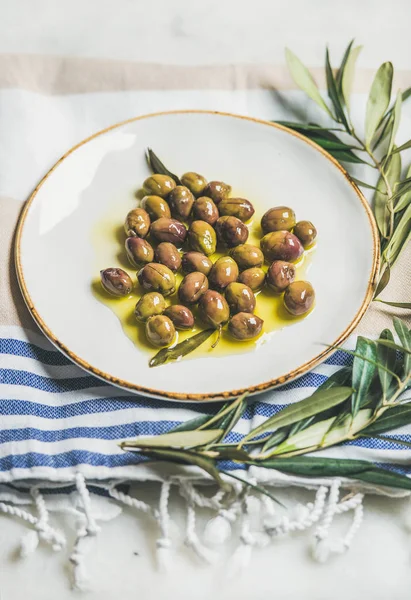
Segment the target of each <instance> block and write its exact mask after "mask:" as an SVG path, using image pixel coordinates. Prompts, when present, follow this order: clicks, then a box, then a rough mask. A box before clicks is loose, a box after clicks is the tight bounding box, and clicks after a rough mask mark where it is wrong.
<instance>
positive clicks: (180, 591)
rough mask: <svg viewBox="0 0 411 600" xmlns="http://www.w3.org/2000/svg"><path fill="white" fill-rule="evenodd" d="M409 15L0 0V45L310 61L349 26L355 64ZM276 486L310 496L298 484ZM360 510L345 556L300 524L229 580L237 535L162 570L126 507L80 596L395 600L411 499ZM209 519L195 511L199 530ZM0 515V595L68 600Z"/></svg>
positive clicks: (183, 3)
mask: <svg viewBox="0 0 411 600" xmlns="http://www.w3.org/2000/svg"><path fill="white" fill-rule="evenodd" d="M410 17H411V5H410V3H409V0H393V1H391V3H390V4H389V6H388V5H387V4H386V3H384V2H382V1H380V0H362V1H361V2H358V0H346V2H345V3H344V4H342V3H340V2H336V1H335V0H312V1H311V2H309V3H308V2H306V1H305V0H288V1H287V2H285V1H280V0H254V2H252V3H249V2H245V1H243V0H203V2H201V3H199V2H193V0H173V1H172V2H170V0H157V1H156V2H154V3H150V2H146V1H144V2H142V1H141V0H134V1H132V0H130V1H127V0H117V1H116V2H114V0H88V2H84V1H83V0H70V1H66V0H60V2H58V3H57V2H55V3H51V2H49V1H48V0H36V1H35V2H33V1H32V0H14V1H12V0H0V52H11V53H16V52H27V53H37V54H60V55H67V54H68V55H75V56H88V57H93V56H94V57H105V58H122V59H130V60H135V61H144V62H149V61H152V62H158V63H160V62H167V63H170V64H225V63H229V62H233V63H277V64H282V62H283V48H284V46H285V45H289V46H290V47H292V48H293V49H294V50H295V51H296V52H297V53H299V54H300V55H302V56H303V57H304V59H305V61H306V62H307V63H309V64H311V65H321V64H322V62H323V51H324V44H325V43H326V42H329V43H330V45H331V48H332V50H333V52H334V51H335V52H336V53H339V52H341V51H342V49H343V48H344V47H345V45H346V43H347V40H348V39H350V38H351V37H354V36H355V37H356V38H357V41H358V42H359V43H363V44H364V46H365V48H364V54H363V58H362V65H363V66H369V67H376V66H377V65H378V64H379V63H380V62H381V61H383V60H388V59H390V60H392V61H393V62H394V63H395V65H396V67H398V68H401V69H407V68H408V69H410V68H411V58H410V56H411V55H410V52H409V50H410V42H409V22H410ZM137 495H138V496H139V497H145V498H146V499H149V500H150V501H152V502H155V501H156V499H157V489H156V487H155V486H140V489H138V490H137ZM281 496H282V497H283V498H284V499H285V500H287V498H288V499H289V500H290V498H292V499H293V501H294V500H295V499H296V498H300V499H301V500H308V499H309V494H308V493H306V492H297V493H296V492H295V491H292V492H281ZM365 508H366V511H365V519H364V523H363V525H362V528H361V530H360V532H359V534H358V537H357V538H356V539H355V542H354V543H353V546H352V548H351V550H350V552H349V553H347V554H346V555H344V556H341V557H337V558H336V559H333V560H332V561H331V562H330V563H328V564H327V565H325V566H323V565H318V564H316V563H314V562H313V561H312V559H311V557H310V553H309V547H310V534H307V535H305V534H304V535H301V536H297V537H294V538H292V539H284V540H279V541H278V542H277V543H276V544H275V545H272V546H270V547H269V548H266V549H264V550H258V551H255V553H254V554H253V556H252V560H251V564H250V567H249V568H248V569H247V570H245V571H244V573H243V574H242V577H241V578H239V577H238V578H236V579H234V580H233V581H227V580H226V578H225V565H226V559H227V558H229V555H230V553H232V550H233V548H234V547H235V546H234V545H232V546H231V547H227V548H226V549H225V550H224V551H221V552H222V557H221V559H220V560H219V561H218V564H217V565H216V566H215V567H206V568H204V567H200V566H198V563H197V561H196V560H195V559H194V558H193V557H192V555H191V554H190V553H189V552H188V551H186V550H184V549H182V550H180V551H179V552H178V553H177V554H176V556H175V559H174V566H173V570H172V573H171V574H170V575H169V576H168V577H167V578H165V577H164V576H161V575H159V574H158V573H157V572H156V570H155V564H154V560H153V548H154V539H155V535H156V533H157V532H156V531H155V529H154V528H152V527H151V526H150V525H149V524H148V523H147V522H146V521H145V520H144V519H142V518H140V516H138V515H136V514H135V513H133V512H131V511H130V510H128V509H127V510H125V511H124V512H123V514H122V515H121V516H120V517H118V518H117V519H116V520H114V521H112V522H109V523H106V524H105V525H104V527H103V528H102V531H101V533H100V535H99V537H98V540H96V543H95V546H94V548H93V550H92V552H91V554H90V557H89V559H88V566H89V571H90V576H91V579H92V581H93V588H94V589H93V591H92V592H90V593H89V594H88V595H87V597H88V598H90V599H91V600H94V599H97V598H98V599H99V600H111V599H114V598H130V599H131V598H140V599H141V600H148V599H149V598H151V599H155V600H163V599H166V598H167V599H171V600H174V598H176V599H177V598H178V599H179V600H185V599H186V598H190V599H191V598H193V597H195V598H196V599H198V600H202V599H203V598H204V599H205V598H214V599H215V600H223V599H224V600H225V599H230V598H236V599H238V600H242V599H244V600H246V599H247V600H248V599H250V598H253V599H255V600H260V599H261V600H262V599H263V598H264V599H265V598H278V599H281V600H294V599H297V598H304V599H305V600H326V599H327V600H328V599H329V598H330V597H332V598H333V599H334V600H340V599H341V600H342V599H343V598H347V597H348V598H350V599H352V600H357V599H358V600H360V599H361V600H368V599H374V600H380V599H381V600H383V599H384V600H385V599H386V598H387V597H389V598H390V599H391V600H404V599H405V598H408V597H409V594H410V592H409V590H410V587H411V562H410V550H411V539H410V535H409V534H408V533H407V532H406V530H405V527H404V522H405V517H406V513H407V511H409V510H411V507H409V501H408V500H388V499H381V498H375V497H370V498H367V500H366V503H365ZM172 516H173V519H174V521H175V531H176V532H178V531H179V530H181V528H182V527H183V522H184V506H183V503H182V502H181V500H180V499H179V498H178V496H177V495H174V496H173V499H172ZM206 518H207V517H206V516H203V517H202V518H201V519H200V522H199V530H200V531H201V529H202V528H203V526H204V522H205V520H206ZM0 523H1V526H0V565H1V574H0V598H1V600H20V599H23V598H24V599H29V600H51V599H53V600H54V599H55V598H59V600H68V599H69V598H73V597H74V594H73V592H71V591H70V587H69V579H68V577H67V569H66V566H65V565H66V563H67V553H65V552H62V553H59V554H53V553H52V552H51V551H49V550H48V549H47V548H43V547H41V548H39V550H38V551H37V553H36V554H34V555H33V556H31V557H30V558H28V559H27V560H26V561H25V562H21V561H19V560H17V559H16V557H15V551H14V549H15V547H16V545H17V543H18V540H19V538H20V536H21V535H22V534H23V533H24V532H25V526H24V525H22V524H21V522H19V521H17V520H14V519H9V518H4V517H1V519H0ZM61 525H62V526H64V525H65V523H63V522H61ZM348 525H349V517H347V518H345V517H343V518H341V519H340V520H339V521H338V523H337V524H336V534H338V531H341V532H343V531H344V528H345V529H346V528H347V527H348ZM179 526H180V527H179ZM177 536H178V533H177Z"/></svg>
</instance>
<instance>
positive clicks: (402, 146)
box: [393, 140, 411, 152]
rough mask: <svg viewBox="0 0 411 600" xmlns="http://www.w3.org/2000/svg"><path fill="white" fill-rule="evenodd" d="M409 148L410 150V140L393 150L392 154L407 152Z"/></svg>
mask: <svg viewBox="0 0 411 600" xmlns="http://www.w3.org/2000/svg"><path fill="white" fill-rule="evenodd" d="M409 148H411V140H408V142H405V144H402V145H401V146H398V147H397V148H395V150H393V152H402V151H403V150H408V149H409Z"/></svg>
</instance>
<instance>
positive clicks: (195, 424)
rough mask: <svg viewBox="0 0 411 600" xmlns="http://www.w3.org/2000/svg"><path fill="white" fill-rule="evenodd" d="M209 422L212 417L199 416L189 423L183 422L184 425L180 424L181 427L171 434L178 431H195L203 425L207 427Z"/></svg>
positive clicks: (171, 431) (174, 428) (174, 429)
mask: <svg viewBox="0 0 411 600" xmlns="http://www.w3.org/2000/svg"><path fill="white" fill-rule="evenodd" d="M209 420H210V415H199V416H198V417H194V418H193V419H190V420H189V421H183V423H180V425H177V426H176V427H173V429H171V430H170V431H169V433H176V432H177V431H194V430H195V429H198V428H199V427H200V426H201V425H206V424H207V422H208V421H209Z"/></svg>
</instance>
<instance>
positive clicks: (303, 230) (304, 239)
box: [293, 221, 317, 248]
mask: <svg viewBox="0 0 411 600" xmlns="http://www.w3.org/2000/svg"><path fill="white" fill-rule="evenodd" d="M293 233H294V235H296V236H297V237H298V239H299V240H300V242H301V243H302V245H303V246H304V248H308V247H309V246H311V244H312V243H313V242H314V240H315V238H316V237H317V230H316V228H315V227H314V225H313V224H312V223H311V221H298V223H297V224H296V225H295V227H294V230H293Z"/></svg>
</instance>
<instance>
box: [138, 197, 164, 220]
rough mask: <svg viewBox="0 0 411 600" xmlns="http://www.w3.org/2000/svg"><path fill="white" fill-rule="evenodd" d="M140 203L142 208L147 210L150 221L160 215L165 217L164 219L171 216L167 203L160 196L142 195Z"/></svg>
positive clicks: (158, 217)
mask: <svg viewBox="0 0 411 600" xmlns="http://www.w3.org/2000/svg"><path fill="white" fill-rule="evenodd" d="M141 204H142V206H143V208H144V210H146V211H147V212H148V214H149V217H150V219H151V220H152V221H156V220H157V219H160V218H161V217H166V219H169V218H170V217H171V211H170V207H169V205H168V204H167V202H166V201H165V200H164V198H161V197H160V196H144V198H143V199H142V201H141Z"/></svg>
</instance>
